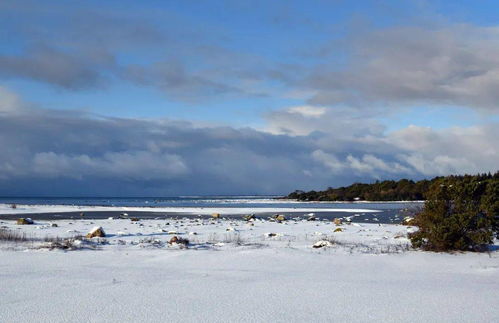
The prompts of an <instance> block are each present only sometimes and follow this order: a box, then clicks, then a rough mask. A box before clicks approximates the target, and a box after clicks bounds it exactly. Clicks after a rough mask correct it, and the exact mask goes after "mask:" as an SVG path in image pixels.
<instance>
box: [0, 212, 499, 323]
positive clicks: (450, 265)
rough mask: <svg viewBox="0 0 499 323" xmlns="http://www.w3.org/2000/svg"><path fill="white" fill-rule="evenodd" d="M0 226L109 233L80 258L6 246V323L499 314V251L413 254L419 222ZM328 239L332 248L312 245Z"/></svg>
mask: <svg viewBox="0 0 499 323" xmlns="http://www.w3.org/2000/svg"><path fill="white" fill-rule="evenodd" d="M0 222H1V223H0V226H1V227H2V228H3V229H6V230H10V231H15V232H20V233H24V234H25V235H26V236H27V237H31V238H33V237H45V236H50V237H55V236H58V237H62V238H64V237H72V236H77V235H84V234H86V233H87V232H89V231H90V230H91V229H92V228H93V227H95V226H101V227H102V228H103V229H104V231H105V232H106V235H107V236H106V237H105V238H104V239H105V240H103V239H99V238H93V239H91V242H89V243H88V245H87V244H85V245H83V246H86V247H85V248H82V249H79V250H74V251H62V250H49V249H47V248H43V247H42V246H43V244H44V243H45V242H43V241H39V240H37V241H34V242H26V243H19V242H5V241H2V242H0V281H1V285H2V288H1V289H2V293H0V317H1V318H2V320H5V322H40V321H50V322H74V321H84V322H124V321H128V322H130V321H133V322H165V321H171V320H178V319H181V320H183V321H187V322H200V321H202V322H255V321H258V322H264V321H266V322H268V321H273V322H311V321H314V322H326V321H328V322H330V321H341V322H344V321H351V322H353V321H355V322H373V321H383V322H438V321H439V322H497V320H498V318H499V308H498V307H497V306H496V301H497V297H498V296H499V253H498V252H491V253H490V254H473V253H457V254H437V253H426V252H420V251H412V250H410V248H409V240H408V239H407V232H408V231H412V230H414V228H413V227H406V226H401V225H379V224H358V223H353V224H349V225H348V224H341V225H335V224H333V223H332V222H331V221H305V220H297V221H294V220H288V221H285V222H283V223H276V222H269V221H264V220H256V221H254V222H250V223H247V222H245V221H242V220H223V219H162V220H142V221H134V222H132V221H130V220H126V219H107V220H58V221H51V222H43V221H39V222H36V223H35V224H33V225H16V224H15V223H14V221H6V220H0ZM53 223H55V224H56V225H57V226H53ZM339 228H341V231H340V230H337V229H339ZM335 231H336V232H335ZM174 235H175V236H178V237H183V238H187V239H189V240H190V245H189V247H188V248H181V247H179V246H177V245H170V244H168V241H169V240H170V239H171V237H172V236H174ZM317 241H330V242H331V245H330V246H328V247H324V248H318V249H315V248H312V246H313V244H314V243H316V242H317ZM94 248H95V249H94Z"/></svg>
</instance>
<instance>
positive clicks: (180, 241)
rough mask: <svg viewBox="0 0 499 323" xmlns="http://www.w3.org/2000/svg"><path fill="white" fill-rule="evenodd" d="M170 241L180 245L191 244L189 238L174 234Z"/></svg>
mask: <svg viewBox="0 0 499 323" xmlns="http://www.w3.org/2000/svg"><path fill="white" fill-rule="evenodd" d="M168 243H169V244H178V245H183V246H187V245H188V244H189V240H188V239H184V238H179V237H177V236H173V237H172V238H171V239H170V241H169V242H168Z"/></svg>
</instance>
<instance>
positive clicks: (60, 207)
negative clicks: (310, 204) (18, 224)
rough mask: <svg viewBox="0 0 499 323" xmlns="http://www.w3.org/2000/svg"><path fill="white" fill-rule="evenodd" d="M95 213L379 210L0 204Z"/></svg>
mask: <svg viewBox="0 0 499 323" xmlns="http://www.w3.org/2000/svg"><path fill="white" fill-rule="evenodd" d="M75 211H77V212H95V211H101V212H104V211H120V212H132V211H133V212H163V213H169V214H171V213H178V214H183V213H189V214H202V215H209V214H212V213H220V214H251V213H272V212H281V213H289V212H297V211H299V212H319V211H320V212H348V213H376V212H379V210H371V209H360V208H359V209H357V208H355V209H349V208H306V207H305V208H303V207H300V208H293V207H287V208H275V207H260V208H255V207H123V206H78V205H16V207H15V208H12V206H11V205H10V204H0V215H2V214H31V213H64V212H75Z"/></svg>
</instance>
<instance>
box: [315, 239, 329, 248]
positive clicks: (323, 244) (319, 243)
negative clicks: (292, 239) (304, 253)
mask: <svg viewBox="0 0 499 323" xmlns="http://www.w3.org/2000/svg"><path fill="white" fill-rule="evenodd" d="M332 245H333V244H332V243H331V242H329V241H327V240H320V241H317V242H316V243H314V244H313V246H312V248H316V249H317V248H324V247H331V246H332Z"/></svg>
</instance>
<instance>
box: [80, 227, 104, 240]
mask: <svg viewBox="0 0 499 323" xmlns="http://www.w3.org/2000/svg"><path fill="white" fill-rule="evenodd" d="M105 236H106V233H105V232H104V229H102V227H94V228H93V229H92V230H90V232H88V233H87V235H86V236H85V237H86V238H88V239H91V238H95V237H99V238H103V237H105Z"/></svg>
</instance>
